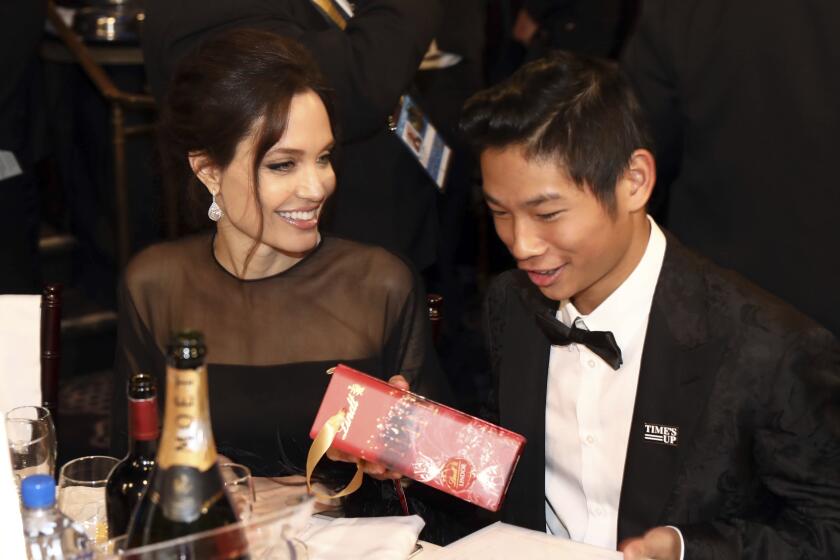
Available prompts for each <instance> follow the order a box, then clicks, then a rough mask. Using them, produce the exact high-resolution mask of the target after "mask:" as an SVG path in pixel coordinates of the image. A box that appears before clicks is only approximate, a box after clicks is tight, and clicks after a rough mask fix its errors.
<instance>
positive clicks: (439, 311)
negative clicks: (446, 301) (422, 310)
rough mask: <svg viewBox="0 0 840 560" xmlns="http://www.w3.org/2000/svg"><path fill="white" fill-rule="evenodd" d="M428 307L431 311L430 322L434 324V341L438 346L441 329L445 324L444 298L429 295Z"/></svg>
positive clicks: (427, 297)
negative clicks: (443, 320)
mask: <svg viewBox="0 0 840 560" xmlns="http://www.w3.org/2000/svg"><path fill="white" fill-rule="evenodd" d="M426 305H427V307H428V310H429V322H430V323H431V324H432V341H433V342H434V343H435V346H437V343H438V341H439V340H440V328H441V326H442V324H443V323H442V319H443V296H442V295H440V294H429V295H427V296H426Z"/></svg>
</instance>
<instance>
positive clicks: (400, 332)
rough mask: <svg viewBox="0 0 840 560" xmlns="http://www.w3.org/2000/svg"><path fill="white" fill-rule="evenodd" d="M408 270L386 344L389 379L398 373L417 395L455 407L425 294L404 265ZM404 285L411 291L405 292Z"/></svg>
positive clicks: (414, 276) (412, 273)
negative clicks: (443, 369)
mask: <svg viewBox="0 0 840 560" xmlns="http://www.w3.org/2000/svg"><path fill="white" fill-rule="evenodd" d="M401 264H405V263H401ZM405 268H406V270H405V271H404V272H405V274H404V278H400V282H399V283H400V284H402V285H403V291H404V292H405V296H404V298H403V301H402V303H401V305H400V306H399V309H398V313H397V320H396V323H395V325H394V328H393V329H392V332H391V334H390V336H389V337H388V341H387V342H386V344H385V352H384V355H385V361H386V368H387V370H388V371H387V373H388V375H389V376H390V375H395V374H397V373H400V374H402V375H403V376H405V378H406V379H407V380H408V382H409V385H410V386H411V390H412V391H414V392H415V393H418V394H420V395H423V396H424V397H427V398H429V399H432V400H435V401H438V402H443V403H445V404H452V402H453V398H452V394H451V391H450V388H449V386H448V383H447V381H446V378H445V376H444V375H443V371H442V370H441V367H440V363H439V362H438V358H437V352H436V351H435V348H434V344H433V343H432V335H431V324H430V321H429V315H428V310H427V305H426V294H425V291H424V290H423V288H422V284H421V282H420V278H419V275H418V274H417V273H416V272H415V271H414V270H413V269H411V268H410V267H409V265H407V264H405ZM399 276H403V275H402V274H400V275H399ZM405 286H408V287H409V289H408V290H405V289H404V288H405Z"/></svg>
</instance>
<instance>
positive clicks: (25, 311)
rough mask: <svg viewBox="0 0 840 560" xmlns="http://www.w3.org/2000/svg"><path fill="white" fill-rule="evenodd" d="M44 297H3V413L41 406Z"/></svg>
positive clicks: (0, 377) (0, 300)
mask: <svg viewBox="0 0 840 560" xmlns="http://www.w3.org/2000/svg"><path fill="white" fill-rule="evenodd" d="M40 352H41V296H22V295H2V296H0V413H2V414H4V415H5V413H6V412H8V411H9V410H11V409H12V408H15V407H16V406H26V405H40V404H41V357H40Z"/></svg>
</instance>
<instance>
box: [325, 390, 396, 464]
mask: <svg viewBox="0 0 840 560" xmlns="http://www.w3.org/2000/svg"><path fill="white" fill-rule="evenodd" d="M388 383H389V384H391V385H393V386H394V387H396V388H397V389H403V390H404V391H408V381H406V379H405V377H403V376H402V375H395V376H393V377H392V378H391V379H389V380H388ZM327 458H328V459H330V460H332V461H344V462H346V463H357V464H358V465H359V466H360V467H361V468H362V470H363V471H364V473H365V474H367V475H368V476H371V477H373V478H375V479H377V480H397V479H400V478H402V476H403V475H401V474H400V473H398V472H396V471H389V470H388V469H387V468H385V465H380V464H379V463H373V462H371V461H366V460H364V459H359V458H358V457H354V456H353V455H350V454H349V453H345V452H344V451H339V450H338V449H336V448H335V447H330V448H329V449H327Z"/></svg>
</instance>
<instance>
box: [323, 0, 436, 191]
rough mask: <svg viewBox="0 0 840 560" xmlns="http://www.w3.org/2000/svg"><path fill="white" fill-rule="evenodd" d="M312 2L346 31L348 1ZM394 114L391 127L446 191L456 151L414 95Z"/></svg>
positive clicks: (350, 14) (349, 14) (404, 99)
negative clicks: (453, 150) (445, 139)
mask: <svg viewBox="0 0 840 560" xmlns="http://www.w3.org/2000/svg"><path fill="white" fill-rule="evenodd" d="M312 3H313V4H314V5H315V6H316V7H317V8H318V10H319V11H320V12H321V13H322V14H323V15H324V17H326V18H327V19H329V20H330V21H331V22H333V23H334V24H335V25H336V26H337V27H338V28H339V29H342V30H343V29H345V28H346V27H347V21H348V20H349V19H351V18H352V17H353V12H352V6H351V5H350V4H349V3H348V2H347V1H346V0H312ZM394 114H395V117H394V118H391V119H389V128H390V129H391V131H392V132H394V133H395V134H396V135H397V137H398V138H399V139H400V140H401V141H402V143H403V144H404V145H405V147H406V148H408V151H409V152H410V153H411V154H412V155H413V156H414V157H415V159H416V160H417V162H418V163H419V164H420V166H421V167H422V168H423V169H424V170H425V171H426V173H427V174H428V175H429V177H430V178H431V179H432V180H433V181H434V182H435V184H436V185H437V188H438V189H439V190H441V191H443V189H444V184H445V181H446V172H447V171H448V170H449V162H450V159H451V156H452V149H451V148H450V147H449V146H448V145H447V144H446V142H445V141H444V139H443V137H442V136H441V135H440V133H439V132H438V131H437V129H436V128H435V127H434V125H433V124H432V123H431V121H430V120H429V119H428V117H427V116H426V114H425V113H424V112H423V110H422V109H421V108H420V105H418V104H417V102H416V101H415V100H414V99H413V98H412V97H411V96H410V95H408V94H405V95H403V96H402V97H401V98H400V102H399V104H398V106H397V108H396V111H395V112H394Z"/></svg>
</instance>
